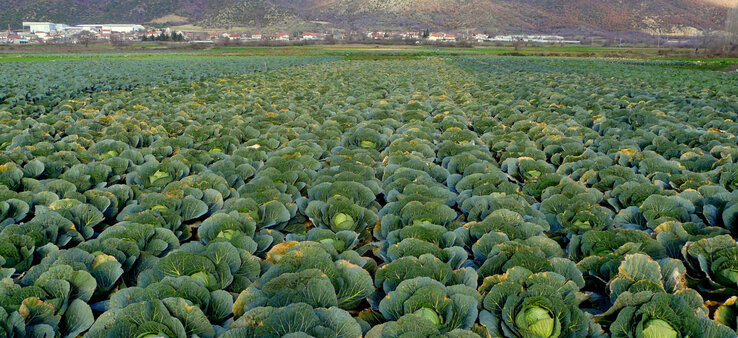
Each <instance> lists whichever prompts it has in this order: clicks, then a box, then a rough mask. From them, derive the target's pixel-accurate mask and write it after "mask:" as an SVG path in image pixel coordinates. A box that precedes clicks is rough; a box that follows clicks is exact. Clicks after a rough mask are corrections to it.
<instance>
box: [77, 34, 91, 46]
mask: <svg viewBox="0 0 738 338" xmlns="http://www.w3.org/2000/svg"><path fill="white" fill-rule="evenodd" d="M94 38H95V35H94V34H92V32H90V31H83V32H82V33H79V37H78V40H79V42H81V43H83V44H84V45H85V47H87V46H88V45H89V44H90V41H92V40H93V39H94Z"/></svg>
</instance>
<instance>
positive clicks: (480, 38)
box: [472, 33, 489, 42]
mask: <svg viewBox="0 0 738 338" xmlns="http://www.w3.org/2000/svg"><path fill="white" fill-rule="evenodd" d="M472 40H476V41H477V42H482V41H487V40H489V35H487V34H483V33H474V34H472Z"/></svg>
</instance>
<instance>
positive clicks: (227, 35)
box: [0, 21, 581, 45]
mask: <svg viewBox="0 0 738 338" xmlns="http://www.w3.org/2000/svg"><path fill="white" fill-rule="evenodd" d="M327 40H328V41H405V42H416V43H420V42H422V41H427V42H432V43H455V42H467V43H483V42H500V43H502V42H516V41H521V42H530V43H541V44H579V43H581V41H580V40H576V39H567V38H565V37H563V36H558V35H490V34H487V33H480V32H455V33H446V32H431V31H429V30H424V31H383V30H371V31H369V30H367V31H331V32H268V33H267V32H257V31H254V32H243V31H241V32H235V31H187V30H179V29H176V28H153V27H145V26H143V25H140V24H80V25H67V24H63V23H53V22H36V21H28V22H23V29H22V30H12V29H10V27H8V30H7V31H2V32H0V44H10V45H13V44H82V43H84V44H87V43H91V42H96V41H98V42H104V41H112V42H120V43H125V42H146V41H177V42H185V43H193V44H214V43H249V42H251V43H256V44H258V43H259V42H270V41H274V42H283V43H290V42H311V41H316V42H320V41H327Z"/></svg>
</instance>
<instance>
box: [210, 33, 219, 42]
mask: <svg viewBox="0 0 738 338" xmlns="http://www.w3.org/2000/svg"><path fill="white" fill-rule="evenodd" d="M209 35H210V40H217V39H218V33H216V32H210V34H209Z"/></svg>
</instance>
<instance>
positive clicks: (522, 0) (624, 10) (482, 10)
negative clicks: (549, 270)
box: [0, 0, 737, 32]
mask: <svg viewBox="0 0 738 338" xmlns="http://www.w3.org/2000/svg"><path fill="white" fill-rule="evenodd" d="M736 2H737V0H649V1H645V0H617V1H605V0H237V1H227V0H25V1H20V0H6V2H5V5H4V6H3V7H1V8H0V25H2V26H3V27H4V26H6V25H8V24H10V25H12V26H14V27H19V26H20V23H21V21H24V20H36V21H42V20H48V21H55V22H65V23H70V24H78V23H85V22H86V23H89V22H135V23H147V22H150V21H152V20H156V19H158V18H162V17H178V18H186V21H187V22H188V23H192V24H197V25H200V26H204V27H232V26H238V27H254V28H256V27H262V28H268V27H297V26H300V25H302V26H305V25H307V26H309V25H310V23H311V22H315V21H320V22H322V23H323V25H325V22H327V23H328V24H327V25H328V26H330V27H334V28H350V29H367V28H408V29H425V28H431V29H444V30H461V29H483V30H490V31H492V30H499V29H502V30H507V31H513V30H527V31H550V30H557V29H594V30H601V31H652V32H655V31H662V32H671V31H678V30H681V29H684V28H685V27H694V28H696V29H698V30H704V29H720V28H722V26H723V23H724V20H725V13H726V10H727V9H728V8H729V7H730V6H735V5H736ZM160 21H161V20H160Z"/></svg>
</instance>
